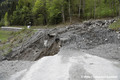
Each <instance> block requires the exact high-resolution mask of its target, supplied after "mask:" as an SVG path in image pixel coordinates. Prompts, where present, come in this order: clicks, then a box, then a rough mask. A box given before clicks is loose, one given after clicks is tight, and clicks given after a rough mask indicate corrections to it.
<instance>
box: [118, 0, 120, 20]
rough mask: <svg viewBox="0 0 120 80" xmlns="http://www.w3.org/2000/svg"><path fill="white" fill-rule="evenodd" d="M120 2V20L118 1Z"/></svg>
mask: <svg viewBox="0 0 120 80" xmlns="http://www.w3.org/2000/svg"><path fill="white" fill-rule="evenodd" d="M118 1H119V18H120V0H118Z"/></svg>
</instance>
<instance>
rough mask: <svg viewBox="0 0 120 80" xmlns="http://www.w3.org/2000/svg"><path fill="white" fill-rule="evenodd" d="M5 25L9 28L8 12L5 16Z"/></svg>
mask: <svg viewBox="0 0 120 80" xmlns="http://www.w3.org/2000/svg"><path fill="white" fill-rule="evenodd" d="M4 25H5V26H8V25H9V21H8V12H6V13H5V16H4Z"/></svg>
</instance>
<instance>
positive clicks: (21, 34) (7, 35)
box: [0, 29, 35, 56]
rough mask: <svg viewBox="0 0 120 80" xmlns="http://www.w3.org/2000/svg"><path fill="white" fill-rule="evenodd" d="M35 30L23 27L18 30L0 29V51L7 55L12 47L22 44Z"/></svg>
mask: <svg viewBox="0 0 120 80" xmlns="http://www.w3.org/2000/svg"><path fill="white" fill-rule="evenodd" d="M34 32H35V31H34V30H32V29H23V30H21V31H18V32H11V31H2V30H0V40H2V42H1V43H0V51H2V52H3V55H4V56H5V55H7V54H8V53H9V52H11V51H12V48H15V47H18V46H20V45H22V44H23V43H24V42H25V41H26V40H27V39H29V38H30V36H31V35H32V34H33V33H34Z"/></svg>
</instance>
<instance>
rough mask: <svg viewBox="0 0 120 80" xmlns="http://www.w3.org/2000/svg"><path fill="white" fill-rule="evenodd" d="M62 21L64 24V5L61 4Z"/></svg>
mask: <svg viewBox="0 0 120 80" xmlns="http://www.w3.org/2000/svg"><path fill="white" fill-rule="evenodd" d="M63 3H64V1H63ZM62 19H63V23H65V13H64V4H62Z"/></svg>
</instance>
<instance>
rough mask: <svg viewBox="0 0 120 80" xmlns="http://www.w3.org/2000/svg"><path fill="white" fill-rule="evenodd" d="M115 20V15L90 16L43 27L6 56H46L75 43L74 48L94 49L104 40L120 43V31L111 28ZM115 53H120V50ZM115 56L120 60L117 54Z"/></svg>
mask: <svg viewBox="0 0 120 80" xmlns="http://www.w3.org/2000/svg"><path fill="white" fill-rule="evenodd" d="M115 21H116V20H115V19H112V20H111V19H110V20H95V21H92V20H90V21H85V22H83V23H82V24H73V25H69V26H66V27H61V28H54V29H42V30H39V31H38V32H36V33H35V34H34V35H33V36H32V37H31V38H30V39H29V40H28V41H27V42H25V43H23V45H22V46H20V47H18V48H16V49H13V50H12V52H11V53H9V55H7V56H6V59H7V60H31V61H35V60H38V59H40V58H42V57H44V56H51V55H55V54H57V53H58V52H59V49H60V47H61V46H62V47H65V48H67V46H68V48H69V46H70V45H72V47H71V48H72V49H84V50H89V49H93V48H95V47H97V46H99V45H103V44H117V45H118V46H120V45H119V44H120V32H119V31H114V30H111V29H109V28H108V26H109V25H110V24H111V23H113V22H115ZM115 55H117V56H120V54H119V52H118V53H117V54H115ZM113 58H114V59H117V60H120V58H118V57H116V56H114V55H113Z"/></svg>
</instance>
